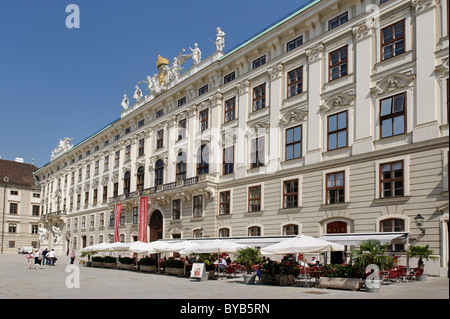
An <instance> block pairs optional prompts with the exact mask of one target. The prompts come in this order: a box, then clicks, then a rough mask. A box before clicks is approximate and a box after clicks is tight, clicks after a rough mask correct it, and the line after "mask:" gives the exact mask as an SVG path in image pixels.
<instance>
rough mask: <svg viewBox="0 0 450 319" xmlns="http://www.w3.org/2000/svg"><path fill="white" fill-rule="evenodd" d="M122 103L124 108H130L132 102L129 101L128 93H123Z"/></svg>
mask: <svg viewBox="0 0 450 319" xmlns="http://www.w3.org/2000/svg"><path fill="white" fill-rule="evenodd" d="M121 105H122V107H123V109H124V110H126V109H128V107H129V106H130V102H129V101H128V97H127V94H126V93H125V94H124V95H123V100H122V104H121Z"/></svg>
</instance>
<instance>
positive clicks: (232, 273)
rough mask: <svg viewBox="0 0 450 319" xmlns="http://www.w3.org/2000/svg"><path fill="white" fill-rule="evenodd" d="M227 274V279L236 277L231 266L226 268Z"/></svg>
mask: <svg viewBox="0 0 450 319" xmlns="http://www.w3.org/2000/svg"><path fill="white" fill-rule="evenodd" d="M225 274H226V275H227V278H232V277H236V274H235V268H234V267H231V266H228V267H226V268H225Z"/></svg>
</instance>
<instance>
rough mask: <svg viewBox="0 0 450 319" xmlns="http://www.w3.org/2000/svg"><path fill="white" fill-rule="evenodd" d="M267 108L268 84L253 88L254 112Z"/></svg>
mask: <svg viewBox="0 0 450 319" xmlns="http://www.w3.org/2000/svg"><path fill="white" fill-rule="evenodd" d="M265 107H266V83H263V84H261V85H259V86H257V87H255V88H253V111H257V110H260V109H263V108H265Z"/></svg>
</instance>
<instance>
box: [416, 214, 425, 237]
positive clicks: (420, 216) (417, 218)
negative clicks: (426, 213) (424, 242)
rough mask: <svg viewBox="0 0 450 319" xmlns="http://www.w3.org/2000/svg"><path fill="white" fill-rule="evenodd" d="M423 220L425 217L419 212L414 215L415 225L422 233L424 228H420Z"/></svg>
mask: <svg viewBox="0 0 450 319" xmlns="http://www.w3.org/2000/svg"><path fill="white" fill-rule="evenodd" d="M424 220H425V218H423V216H422V215H420V214H417V216H416V217H414V222H415V223H416V226H417V227H418V228H419V229H420V230H421V231H422V234H425V229H423V228H422V226H423V222H424Z"/></svg>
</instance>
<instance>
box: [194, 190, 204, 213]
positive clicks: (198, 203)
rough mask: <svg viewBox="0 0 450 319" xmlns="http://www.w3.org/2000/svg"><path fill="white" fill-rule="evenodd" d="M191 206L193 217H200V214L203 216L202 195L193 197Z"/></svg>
mask: <svg viewBox="0 0 450 319" xmlns="http://www.w3.org/2000/svg"><path fill="white" fill-rule="evenodd" d="M192 205H193V212H192V216H193V217H202V214H203V196H202V195H198V196H194V197H193V200H192Z"/></svg>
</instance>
